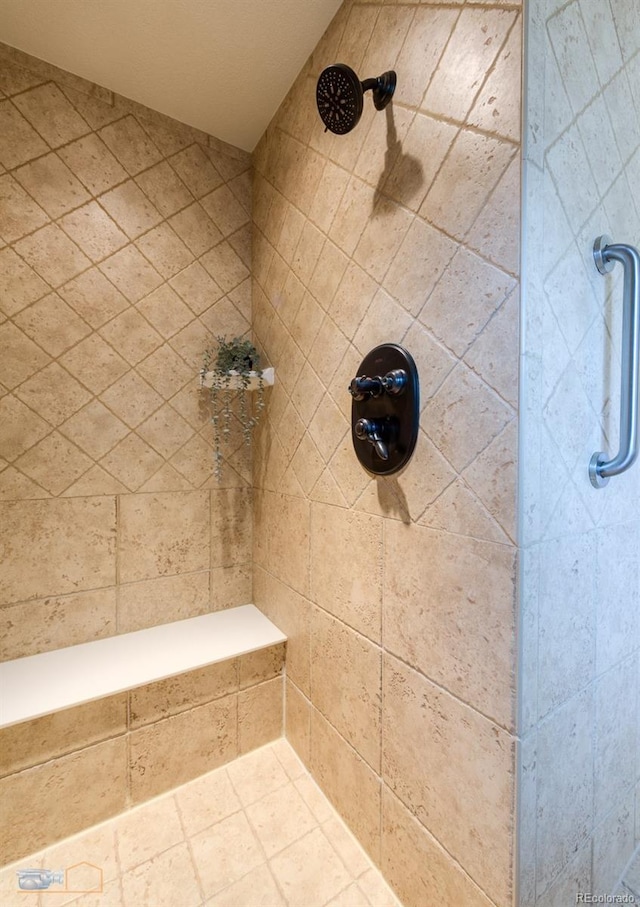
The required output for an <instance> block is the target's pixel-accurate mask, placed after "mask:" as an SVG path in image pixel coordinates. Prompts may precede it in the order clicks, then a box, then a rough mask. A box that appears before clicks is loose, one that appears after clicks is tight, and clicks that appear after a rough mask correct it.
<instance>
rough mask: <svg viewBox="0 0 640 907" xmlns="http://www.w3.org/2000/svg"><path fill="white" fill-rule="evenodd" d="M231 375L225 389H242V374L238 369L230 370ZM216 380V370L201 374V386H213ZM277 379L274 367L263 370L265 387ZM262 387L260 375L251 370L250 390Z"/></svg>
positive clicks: (248, 387) (248, 386) (248, 388)
mask: <svg viewBox="0 0 640 907" xmlns="http://www.w3.org/2000/svg"><path fill="white" fill-rule="evenodd" d="M229 375H230V376H231V380H230V381H229V383H228V384H225V386H224V390H232V391H233V390H241V389H242V387H243V384H242V381H241V378H240V375H239V374H238V372H236V371H233V370H232V371H230V372H229ZM213 380H214V372H205V373H204V374H201V375H200V387H212V385H213ZM275 380H276V374H275V369H274V368H264V369H263V370H262V384H263V386H264V387H271V386H272V385H273V384H274V382H275ZM259 387H260V377H259V375H258V373H257V372H249V384H248V385H247V390H248V391H255V390H258V388H259Z"/></svg>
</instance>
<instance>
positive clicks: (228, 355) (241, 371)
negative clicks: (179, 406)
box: [200, 337, 264, 482]
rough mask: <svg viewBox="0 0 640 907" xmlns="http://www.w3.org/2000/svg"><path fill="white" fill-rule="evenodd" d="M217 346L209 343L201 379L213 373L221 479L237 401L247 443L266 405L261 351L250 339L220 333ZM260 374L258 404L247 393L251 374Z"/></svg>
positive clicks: (212, 395)
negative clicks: (226, 442)
mask: <svg viewBox="0 0 640 907" xmlns="http://www.w3.org/2000/svg"><path fill="white" fill-rule="evenodd" d="M215 339H216V344H217V346H211V347H208V348H207V349H206V350H205V351H204V353H203V357H202V368H201V369H200V377H201V380H202V379H204V377H205V375H206V374H207V373H209V374H210V375H211V379H212V383H211V387H210V389H209V399H210V401H211V423H212V425H213V444H214V472H215V476H216V479H217V480H218V482H219V481H220V480H221V478H222V461H223V456H222V447H223V444H224V440H225V439H227V438H228V437H229V435H230V433H231V420H232V418H233V414H234V408H235V407H234V401H235V400H236V399H237V401H238V407H237V409H238V412H237V414H236V415H237V417H238V419H239V421H240V425H241V426H242V437H243V441H244V443H245V444H246V445H249V444H250V443H251V435H252V432H253V429H254V428H255V427H256V425H257V424H258V422H259V421H260V415H261V413H262V410H263V409H264V382H263V378H262V369H261V368H260V354H259V353H258V351H257V350H256V348H255V346H254V345H253V344H252V343H251V341H250V340H246V339H243V338H242V337H233V338H232V339H231V340H227V339H226V338H225V337H216V338H215ZM253 377H257V378H258V392H257V394H256V403H255V407H252V406H251V401H250V399H249V398H248V397H247V391H248V387H249V384H250V382H251V378H253Z"/></svg>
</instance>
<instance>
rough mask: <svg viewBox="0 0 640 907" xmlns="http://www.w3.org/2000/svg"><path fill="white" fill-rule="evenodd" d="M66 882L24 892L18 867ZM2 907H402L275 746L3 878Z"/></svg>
mask: <svg viewBox="0 0 640 907" xmlns="http://www.w3.org/2000/svg"><path fill="white" fill-rule="evenodd" d="M25 869H42V870H51V871H53V872H60V871H63V872H64V873H65V876H64V878H65V879H66V882H65V884H66V886H67V888H68V889H71V888H73V889H74V890H67V891H63V890H61V889H62V888H63V887H64V886H63V885H60V884H52V885H51V887H50V888H48V889H46V890H43V891H41V892H38V891H20V890H18V887H17V875H16V872H17V871H18V870H25ZM0 904H2V907H18V905H20V907H63V905H73V907H401V905H400V903H399V901H398V900H397V898H396V897H395V895H394V894H393V893H392V892H391V890H390V889H389V888H388V886H387V885H386V883H385V882H384V880H383V878H382V876H381V875H380V873H379V872H378V870H377V869H376V868H375V867H374V866H373V864H372V862H371V861H370V859H369V858H368V856H367V855H366V854H365V852H364V851H363V849H362V848H361V847H360V845H359V844H358V842H357V841H356V840H355V838H354V837H353V835H352V834H351V833H350V832H349V830H348V829H347V827H346V826H345V824H344V823H343V822H342V820H341V819H340V817H339V816H338V814H337V813H336V811H335V810H334V809H333V807H332V806H331V804H330V803H329V801H328V800H327V799H326V797H325V796H324V795H323V794H322V792H321V791H320V789H319V788H318V787H317V785H316V784H315V782H314V781H313V779H312V778H311V776H310V775H309V773H308V772H307V770H306V769H305V767H304V766H303V764H302V763H301V762H300V760H299V759H298V757H297V756H296V754H295V753H294V751H293V750H292V749H291V747H290V746H289V744H288V743H287V742H286V741H285V740H284V739H281V740H277V741H276V742H275V743H271V744H269V745H268V746H264V747H262V748H261V749H259V750H255V751H254V752H252V753H248V754H247V755H246V756H242V757H240V758H239V759H236V760H235V761H234V762H232V763H230V764H229V765H227V766H223V767H222V768H219V769H216V770H215V771H212V772H209V773H208V774H206V775H203V776H202V777H200V778H197V779H196V780H195V781H191V782H190V783H189V784H184V785H183V786H182V787H178V788H176V789H175V790H172V791H169V792H168V793H167V794H163V795H162V796H160V797H156V798H155V799H153V800H151V801H149V802H148V803H143V804H142V805H140V806H137V807H135V808H134V809H131V810H129V811H128V812H126V813H124V814H123V815H121V816H118V817H116V818H115V819H111V820H109V821H108V822H103V823H102V824H101V825H97V826H95V827H93V828H90V829H88V830H87V831H85V832H82V833H81V834H79V835H74V837H72V838H68V839H66V840H65V841H61V842H60V843H59V844H55V845H53V846H52V847H49V848H47V849H46V850H43V851H40V852H39V853H36V854H32V855H31V856H29V857H25V858H24V859H23V860H20V861H19V862H18V863H14V864H13V865H12V866H7V867H5V868H4V869H3V870H2V871H1V872H0Z"/></svg>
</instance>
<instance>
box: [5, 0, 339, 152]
mask: <svg viewBox="0 0 640 907" xmlns="http://www.w3.org/2000/svg"><path fill="white" fill-rule="evenodd" d="M340 4H341V0H0V41H3V42H4V43H6V44H9V45H11V46H12V47H16V48H18V49H19V50H22V51H25V52H26V53H29V54H32V55H33V56H35V57H39V58H40V59H42V60H46V61H47V62H49V63H53V64H55V65H56V66H59V67H61V68H62V69H65V70H67V71H68V72H72V73H75V74H76V75H79V76H83V77H84V78H85V79H89V80H90V81H91V82H96V83H97V84H98V85H102V86H103V87H105V88H109V89H111V90H112V91H116V92H118V93H119V94H121V95H124V96H125V97H127V98H131V99H133V100H135V101H138V102H140V103H141V104H145V105H146V106H148V107H152V108H153V109H154V110H159V111H160V112H161V113H165V114H167V115H168V116H171V117H174V118H175V119H177V120H180V121H182V122H183V123H188V124H189V125H190V126H195V127H197V128H198V129H202V130H204V131H205V132H208V133H210V134H212V135H215V136H216V137H217V138H219V139H222V140H223V141H225V142H230V143H231V144H232V145H236V146H237V147H239V148H243V149H244V150H246V151H252V150H253V148H254V147H255V145H256V143H257V141H258V139H259V138H260V136H261V135H262V133H263V132H264V130H265V129H266V127H267V125H268V124H269V122H270V120H271V118H272V116H273V114H274V113H275V112H276V110H277V108H278V106H279V105H280V103H281V101H282V100H283V98H284V96H285V95H286V93H287V91H288V90H289V88H290V87H291V85H292V83H293V81H294V80H295V78H296V76H297V74H298V73H299V71H300V69H301V68H302V66H303V65H304V63H305V62H306V60H307V58H308V56H309V54H310V53H311V52H312V50H313V48H314V47H315V45H316V44H317V42H318V40H319V39H320V37H321V35H322V34H323V32H324V30H325V28H326V27H327V25H328V24H329V22H330V21H331V19H332V17H333V16H334V14H335V13H336V11H337V9H338V7H339V6H340Z"/></svg>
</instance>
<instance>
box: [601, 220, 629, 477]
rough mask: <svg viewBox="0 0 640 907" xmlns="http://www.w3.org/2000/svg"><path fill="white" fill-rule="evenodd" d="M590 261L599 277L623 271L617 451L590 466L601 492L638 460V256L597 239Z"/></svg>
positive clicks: (627, 246)
mask: <svg viewBox="0 0 640 907" xmlns="http://www.w3.org/2000/svg"><path fill="white" fill-rule="evenodd" d="M593 257H594V260H595V263H596V267H597V269H598V271H599V272H600V273H601V274H608V273H610V272H611V271H612V270H613V268H614V266H615V263H616V262H619V263H620V264H622V266H623V268H624V287H623V299H622V305H623V315H622V385H621V390H620V448H619V450H618V453H617V454H616V456H615V457H613V458H612V459H607V455H606V453H605V452H604V451H598V452H597V453H594V454H593V456H592V457H591V461H590V463H589V478H590V480H591V484H592V485H593V486H594V488H603V487H604V486H605V485H606V484H607V482H608V481H609V478H610V477H611V476H617V475H620V473H622V472H624V471H625V470H627V469H629V467H630V466H633V464H634V462H635V460H636V458H637V456H638V384H639V382H640V253H639V252H638V250H637V249H635V248H634V247H633V246H629V245H626V244H625V243H616V244H615V245H614V244H612V243H611V240H610V239H609V237H608V236H599V237H598V239H596V241H595V243H594V246H593Z"/></svg>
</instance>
